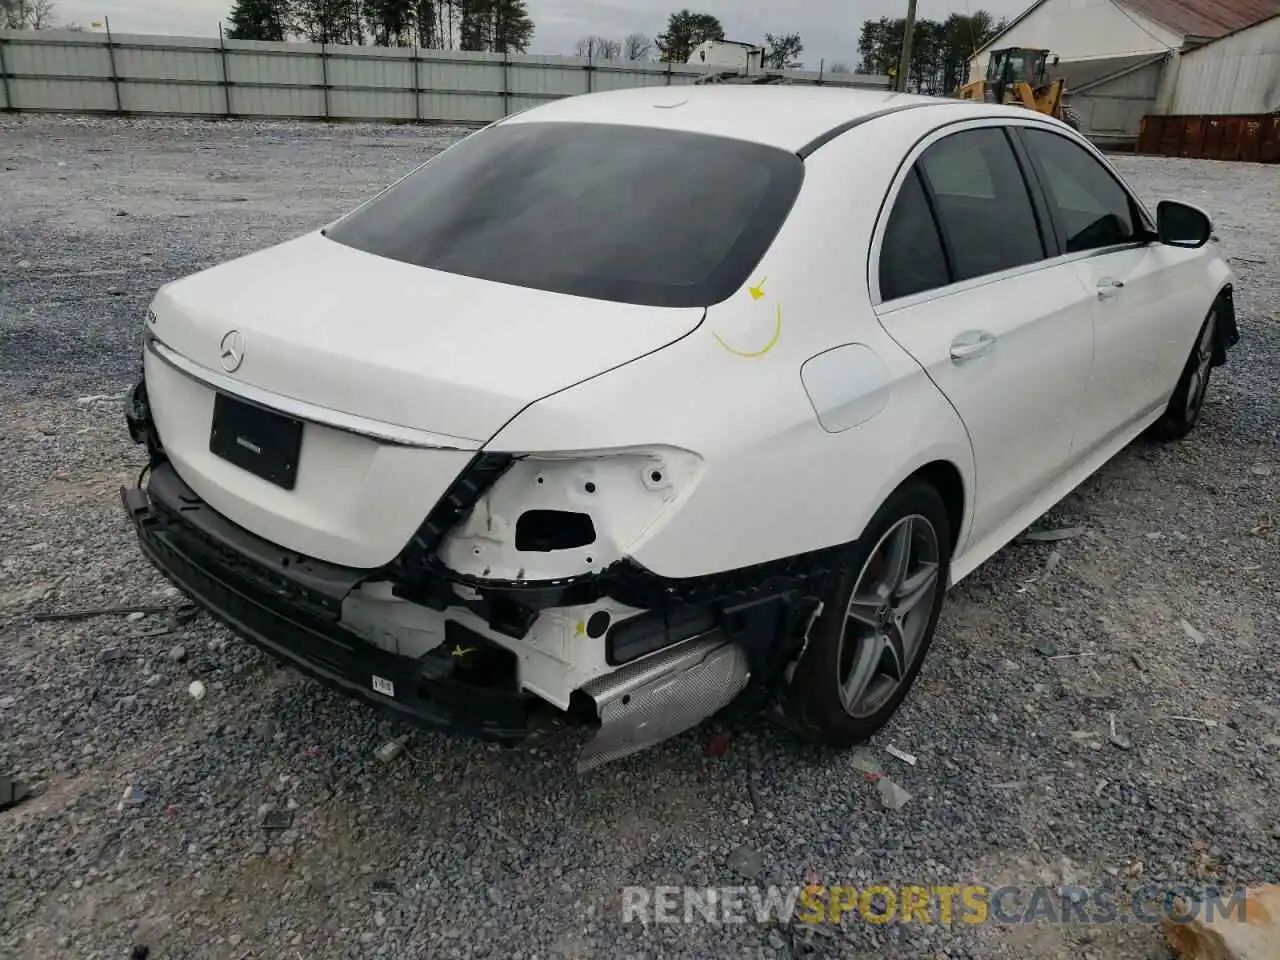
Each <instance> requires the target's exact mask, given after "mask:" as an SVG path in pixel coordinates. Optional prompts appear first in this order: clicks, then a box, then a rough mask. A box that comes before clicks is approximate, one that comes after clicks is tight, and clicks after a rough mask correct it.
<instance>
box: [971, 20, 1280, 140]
mask: <svg viewBox="0 0 1280 960" xmlns="http://www.w3.org/2000/svg"><path fill="white" fill-rule="evenodd" d="M1277 14H1280V0H1036V2H1034V3H1032V4H1031V6H1030V7H1028V8H1027V9H1026V10H1024V11H1023V12H1022V13H1021V14H1019V15H1018V16H1017V17H1015V18H1014V19H1013V20H1012V21H1011V22H1010V23H1009V25H1008V26H1007V27H1005V29H1004V30H1003V31H1001V32H1000V33H999V34H997V35H996V36H994V37H992V38H991V40H989V41H988V42H987V43H986V44H985V45H984V46H982V47H981V48H979V49H978V51H977V53H976V54H975V55H974V57H973V59H972V60H971V61H970V64H969V77H970V79H971V80H980V79H982V78H984V77H985V76H986V72H987V63H988V61H989V59H990V54H991V51H992V50H999V49H1002V48H1004V47H1032V48H1037V49H1046V50H1050V51H1052V53H1053V56H1055V57H1058V58H1059V62H1058V63H1057V64H1056V65H1055V66H1054V67H1053V68H1052V74H1053V75H1054V76H1061V77H1063V78H1065V79H1066V85H1067V96H1068V100H1069V103H1070V104H1071V106H1072V108H1073V109H1074V110H1075V111H1076V113H1077V114H1079V116H1080V118H1081V127H1082V129H1083V131H1084V133H1085V134H1087V135H1088V136H1090V137H1091V138H1093V139H1094V140H1096V141H1099V142H1103V143H1106V144H1115V145H1120V144H1131V143H1133V142H1134V141H1135V140H1136V138H1137V136H1138V132H1139V130H1140V128H1141V126H1142V118H1143V117H1144V116H1146V115H1148V114H1163V113H1173V112H1177V113H1185V112H1188V110H1189V108H1191V107H1193V106H1194V107H1199V106H1220V107H1222V108H1223V109H1221V110H1190V112H1193V113H1195V112H1199V113H1228V112H1229V113H1264V112H1267V111H1268V110H1273V109H1276V101H1277V98H1280V65H1278V64H1277V58H1278V57H1280V50H1278V49H1277V40H1276V37H1277V34H1278V33H1280V26H1277V21H1276V19H1275V18H1276V15H1277ZM1215 41H1217V42H1215ZM1215 48H1216V50H1215ZM1184 61H1185V62H1184ZM1237 86H1239V87H1240V89H1239V90H1236V89H1233V88H1235V87H1237ZM1268 91H1269V92H1268ZM1267 103H1270V104H1271V105H1270V106H1266V104H1267ZM1184 108H1186V109H1184ZM1245 108H1248V109H1245Z"/></svg>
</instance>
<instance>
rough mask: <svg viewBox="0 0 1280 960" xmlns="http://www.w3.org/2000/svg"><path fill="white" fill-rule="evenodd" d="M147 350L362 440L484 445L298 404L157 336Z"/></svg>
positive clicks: (217, 384)
mask: <svg viewBox="0 0 1280 960" xmlns="http://www.w3.org/2000/svg"><path fill="white" fill-rule="evenodd" d="M147 349H148V350H149V351H150V352H151V353H153V354H155V355H156V357H157V358H159V359H160V360H163V361H164V362H165V363H167V364H168V365H169V366H171V367H172V368H173V369H174V370H177V371H178V372H179V373H181V374H182V375H183V376H186V377H189V378H190V379H192V380H195V381H197V382H198V383H202V384H204V385H205V386H207V387H212V388H213V389H215V390H220V391H222V392H223V393H229V394H231V395H232V396H235V397H239V398H240V399H241V400H247V401H248V402H249V403H256V404H258V405H259V406H263V407H268V408H270V409H272V410H278V411H280V412H281V413H287V414H288V415H289V416H291V417H297V418H298V419H299V420H305V421H307V422H308V423H318V424H320V425H321V426H325V427H332V428H333V429H334V430H342V431H345V432H346V433H354V434H358V435H359V436H362V437H368V438H369V439H371V440H378V441H380V442H382V443H392V444H396V445H397V446H402V447H424V448H427V449H431V450H468V451H470V450H479V449H480V448H481V447H482V446H484V444H483V442H481V441H479V440H470V439H467V438H465V437H451V436H449V435H447V434H443V433H430V432H428V431H426V430H419V429H417V428H416V427H405V426H401V425H400V424H397V423H385V422H383V421H381V420H370V419H369V418H367V417H360V416H357V415H356V414H354V413H343V412H342V411H340V410H330V409H328V408H327V407H321V406H318V405H316V404H314V403H308V402H307V401H306V400H297V399H295V398H293V397H286V396H284V395H282V394H279V393H272V392H271V391H270V390H264V389H262V388H261V387H255V386H253V385H252V384H248V383H244V382H242V381H240V380H235V379H233V378H231V377H228V376H226V375H225V374H222V373H219V372H218V371H216V370H210V369H209V368H208V367H206V366H203V365H201V364H198V363H196V362H195V361H194V360H188V359H187V358H186V357H184V356H183V355H182V354H180V353H178V352H177V351H176V350H174V349H173V348H172V347H169V346H166V345H165V343H164V342H163V341H162V340H160V338H159V337H157V336H155V334H149V335H148V336H147Z"/></svg>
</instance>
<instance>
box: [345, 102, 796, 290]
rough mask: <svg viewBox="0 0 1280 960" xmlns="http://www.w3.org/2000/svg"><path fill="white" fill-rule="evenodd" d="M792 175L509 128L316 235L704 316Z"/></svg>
mask: <svg viewBox="0 0 1280 960" xmlns="http://www.w3.org/2000/svg"><path fill="white" fill-rule="evenodd" d="M803 177H804V162H803V161H802V160H801V159H800V158H799V157H797V156H796V155H795V154H794V153H790V152H788V151H785V150H781V149H778V148H775V147H769V146H765V145H763V144H757V143H751V142H748V141H745V140H734V139H728V138H724V137H714V136H710V135H707V134H699V133H688V132H683V131H674V130H660V129H656V128H649V127H631V126H623V125H618V124H586V123H532V122H524V123H507V124H500V125H497V126H494V127H490V128H488V129H486V130H482V131H480V132H478V133H475V134H473V135H472V136H470V137H468V138H466V139H465V140H462V141H461V142H459V143H458V144H457V145H455V146H454V147H452V148H450V149H449V150H446V151H445V152H443V153H441V154H440V155H439V156H437V157H435V158H434V159H432V160H431V161H430V162H429V163H427V164H426V165H425V166H423V167H421V168H420V169H418V170H417V171H416V172H414V173H412V174H410V175H409V176H408V177H406V178H405V179H403V180H401V181H400V182H399V183H397V184H395V185H394V186H392V187H390V188H389V189H388V190H386V191H384V192H383V193H382V194H381V195H379V196H378V197H376V198H374V199H373V200H372V201H370V202H369V203H367V204H365V205H364V206H362V207H360V208H357V209H356V211H355V212H353V213H352V214H351V215H349V216H348V217H346V218H344V219H343V220H340V221H339V222H338V223H336V224H335V225H333V227H331V228H330V229H329V230H328V231H327V233H326V236H328V237H329V239H331V240H334V241H337V242H338V243H343V244H346V245H348V246H352V247H355V248H357V249H359V250H363V251H365V252H367V253H372V254H375V255H377V256H380V257H387V258H390V259H392V260H399V261H403V262H405V263H411V264H414V265H416V266H420V267H429V268H431V269H433V270H442V271H445V272H448V273H456V274H463V275H465V276H469V277H478V278H480V279H483V280H493V281H496V282H499V283H508V284H514V285H517V286H523V287H532V288H536V289H539V290H550V291H555V292H558V293H567V294H571V295H574V296H581V297H591V298H593V299H599V300H612V301H620V302H624V303H636V304H647V305H652V306H663V307H702V306H709V305H711V304H713V303H718V302H719V301H721V300H724V299H725V298H727V297H728V296H730V295H731V294H732V293H734V292H735V291H736V290H738V289H740V288H741V286H742V284H743V283H744V282H745V281H746V279H747V277H748V274H749V273H750V271H751V270H752V269H753V268H754V267H755V266H756V264H757V263H758V262H759V260H760V258H761V257H762V256H763V255H764V252H765V251H766V250H767V249H768V247H769V244H771V243H772V242H773V239H774V237H775V235H776V234H777V232H778V230H779V228H780V227H781V226H782V223H783V221H784V220H785V219H786V217H787V214H788V213H789V212H790V209H791V205H792V203H793V201H794V200H795V197H796V195H797V193H798V192H799V189H800V184H801V181H802V180H803Z"/></svg>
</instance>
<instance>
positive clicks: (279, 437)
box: [209, 392, 303, 490]
mask: <svg viewBox="0 0 1280 960" xmlns="http://www.w3.org/2000/svg"><path fill="white" fill-rule="evenodd" d="M302 428H303V422H302V421H301V420H297V419H295V418H293V417H290V416H287V415H286V414H283V413H279V412H278V411H275V410H269V409H267V408H266V407H260V406H258V405H257V404H255V403H249V402H248V401H246V400H241V399H240V398H239V397H233V396H231V395H230V394H227V393H222V392H218V393H217V394H215V396H214V400H213V419H212V423H211V424H210V427H209V452H210V453H212V454H213V455H214V456H216V457H220V458H221V459H223V460H226V461H227V462H229V463H233V464H235V465H236V466H237V467H239V468H240V469H241V470H244V471H246V472H248V473H251V474H253V475H254V476H255V477H261V478H262V479H263V480H266V481H267V482H268V483H273V484H275V485H276V486H277V487H281V488H283V489H285V490H292V489H293V488H294V487H295V486H296V485H297V482H298V461H299V460H300V459H301V456H302V432H303V430H302Z"/></svg>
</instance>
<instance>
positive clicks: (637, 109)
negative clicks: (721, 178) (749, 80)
mask: <svg viewBox="0 0 1280 960" xmlns="http://www.w3.org/2000/svg"><path fill="white" fill-rule="evenodd" d="M926 106H928V107H935V108H938V107H951V108H952V110H966V111H967V115H969V116H982V115H989V114H996V115H1002V114H1005V113H1006V112H1007V110H1008V109H1009V108H1000V107H995V106H988V105H986V104H981V103H975V102H973V101H963V100H956V99H952V98H944V97H925V96H918V95H915V94H907V93H894V92H891V91H887V90H873V89H860V88H856V87H825V86H824V87H819V86H799V85H765V84H761V85H752V84H698V85H693V84H685V85H680V86H671V87H636V88H632V89H628V90H609V91H603V92H600V93H589V94H583V95H579V96H574V97H566V98H564V99H562V100H556V101H554V102H552V103H548V104H543V105H541V106H538V107H534V108H532V109H530V110H525V111H523V112H521V113H518V114H515V115H514V116H511V117H508V118H507V119H506V120H503V121H502V123H504V124H506V123H546V122H555V123H616V124H623V125H627V126H638V127H656V128H659V129H664V130H683V131H689V132H693V133H706V134H712V135H715V136H722V137H732V138H734V139H738V140H749V141H752V142H755V143H762V144H766V145H768V146H773V147H780V148H782V149H784V150H788V151H792V152H796V153H801V154H802V155H803V154H804V153H805V152H806V147H810V148H812V147H813V146H814V145H815V144H818V143H820V142H822V141H823V139H824V138H829V137H831V136H832V135H834V134H835V133H838V132H839V131H840V130H842V129H844V128H846V127H849V126H853V125H855V124H856V123H857V122H858V121H860V120H863V119H868V118H871V117H873V116H875V115H878V114H881V113H885V112H897V111H899V110H905V109H911V108H914V107H926ZM1022 111H1023V113H1025V112H1026V110H1025V108H1022ZM942 120H943V118H942V117H939V122H942Z"/></svg>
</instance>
